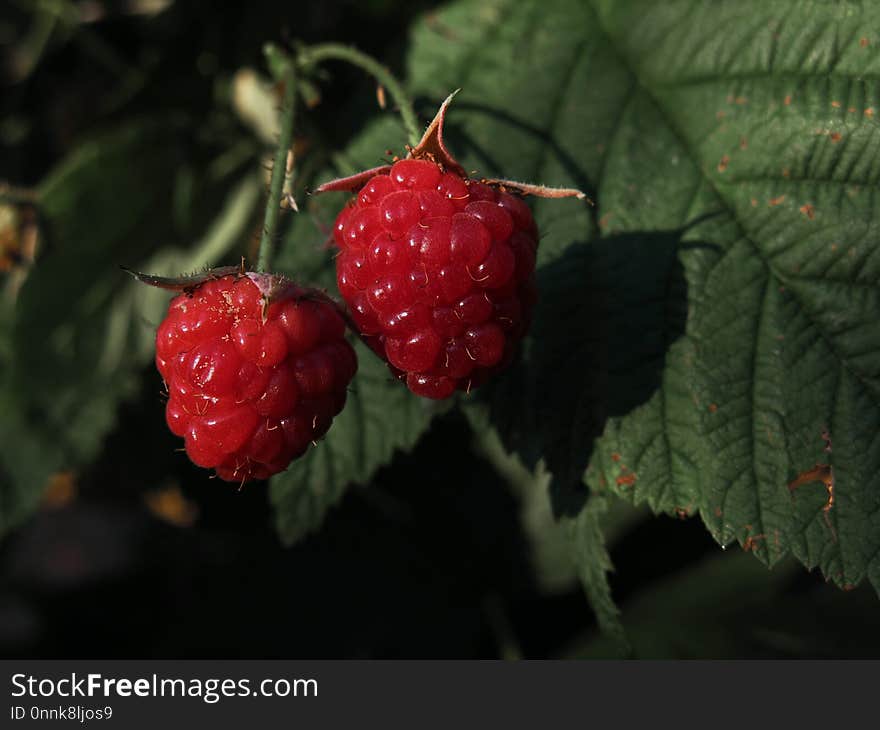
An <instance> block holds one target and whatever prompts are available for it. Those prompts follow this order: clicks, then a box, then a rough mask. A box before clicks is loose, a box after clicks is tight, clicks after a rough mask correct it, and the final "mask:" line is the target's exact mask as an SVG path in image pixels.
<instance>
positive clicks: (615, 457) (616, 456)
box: [611, 451, 620, 461]
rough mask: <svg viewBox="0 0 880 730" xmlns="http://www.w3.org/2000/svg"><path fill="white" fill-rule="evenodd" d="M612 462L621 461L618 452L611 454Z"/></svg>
mask: <svg viewBox="0 0 880 730" xmlns="http://www.w3.org/2000/svg"><path fill="white" fill-rule="evenodd" d="M611 461H620V454H618V453H617V452H616V451H615V452H614V453H613V454H611Z"/></svg>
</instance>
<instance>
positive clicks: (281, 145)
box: [257, 60, 296, 271]
mask: <svg viewBox="0 0 880 730" xmlns="http://www.w3.org/2000/svg"><path fill="white" fill-rule="evenodd" d="M282 78H283V80H284V101H283V106H282V108H281V131H280V133H279V135H278V150H277V151H276V152H275V161H274V163H273V164H272V178H271V182H270V183H269V199H268V200H267V201H266V215H265V218H264V222H263V233H262V235H261V236H260V250H259V253H258V254H257V271H268V270H269V267H270V266H271V265H272V249H273V247H274V244H275V231H276V229H277V228H278V216H279V214H280V212H281V194H282V192H283V189H284V179H285V178H286V177H287V161H288V155H289V154H290V149H291V142H292V141H293V126H294V122H295V116H296V115H295V112H296V64H295V63H294V62H293V61H292V60H290V61H289V62H288V63H287V64H286V66H285V69H284V73H283V76H282Z"/></svg>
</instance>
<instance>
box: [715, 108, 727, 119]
mask: <svg viewBox="0 0 880 730" xmlns="http://www.w3.org/2000/svg"><path fill="white" fill-rule="evenodd" d="M726 116H727V114H726V113H725V112H723V111H721V110H718V111H717V112H715V118H716V119H724V117H726Z"/></svg>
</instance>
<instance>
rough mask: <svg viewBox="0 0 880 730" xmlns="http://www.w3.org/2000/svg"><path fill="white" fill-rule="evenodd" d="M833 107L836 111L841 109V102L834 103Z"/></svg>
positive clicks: (832, 103)
mask: <svg viewBox="0 0 880 730" xmlns="http://www.w3.org/2000/svg"><path fill="white" fill-rule="evenodd" d="M831 106H833V107H834V108H835V109H840V102H839V101H832V102H831Z"/></svg>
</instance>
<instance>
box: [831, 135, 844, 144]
mask: <svg viewBox="0 0 880 730" xmlns="http://www.w3.org/2000/svg"><path fill="white" fill-rule="evenodd" d="M829 136H830V137H831V141H832V142H833V143H834V144H837V143H838V142H840V140H842V139H843V135H842V134H841V133H840V132H832V133H831V134H830V135H829Z"/></svg>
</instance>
